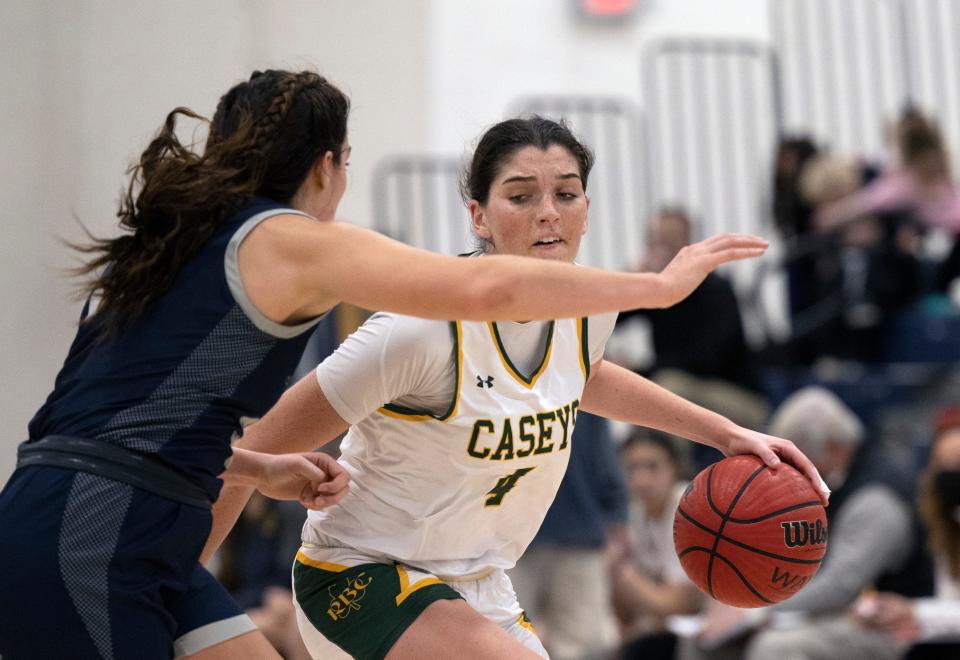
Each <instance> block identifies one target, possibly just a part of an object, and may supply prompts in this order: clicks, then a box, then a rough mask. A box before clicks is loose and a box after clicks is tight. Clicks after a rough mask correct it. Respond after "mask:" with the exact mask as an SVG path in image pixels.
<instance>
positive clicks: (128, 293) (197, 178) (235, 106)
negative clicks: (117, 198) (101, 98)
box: [74, 70, 350, 332]
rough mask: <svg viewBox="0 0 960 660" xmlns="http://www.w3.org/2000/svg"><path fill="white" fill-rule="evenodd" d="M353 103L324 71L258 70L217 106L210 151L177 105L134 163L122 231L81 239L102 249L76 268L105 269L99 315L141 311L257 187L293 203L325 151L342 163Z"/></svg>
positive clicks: (119, 318)
mask: <svg viewBox="0 0 960 660" xmlns="http://www.w3.org/2000/svg"><path fill="white" fill-rule="evenodd" d="M349 109H350V103H349V100H348V99H347V97H346V96H345V95H344V94H343V93H342V92H341V91H340V90H339V89H337V88H336V87H335V86H334V85H332V84H331V83H329V82H328V81H327V80H326V79H324V78H322V77H321V76H319V75H317V74H316V73H313V72H309V71H304V72H301V73H291V72H287V71H275V70H270V71H263V72H260V71H257V72H254V73H253V75H251V76H250V79H249V80H247V81H246V82H242V83H240V84H238V85H236V86H235V87H233V88H232V89H230V91H228V92H227V93H226V94H225V95H224V96H223V97H222V98H221V99H220V103H219V104H218V105H217V111H216V113H215V114H214V117H213V120H212V121H211V122H210V132H209V136H208V138H207V142H206V146H205V148H204V150H203V153H202V154H197V153H195V152H194V151H193V150H192V145H184V144H181V142H180V141H179V139H178V138H177V135H176V132H175V129H176V123H177V118H178V116H184V117H188V118H191V119H197V120H200V121H206V120H205V119H204V118H203V117H201V116H200V115H198V114H196V113H194V112H193V111H192V110H189V109H187V108H176V109H175V110H173V111H172V112H171V113H170V114H169V115H167V119H166V121H165V122H164V125H163V127H162V128H161V129H160V131H159V132H158V133H157V135H156V136H155V137H154V138H153V140H152V141H151V142H150V144H149V145H148V146H147V148H146V150H145V151H144V152H143V154H142V155H141V156H140V160H139V161H138V162H137V163H136V164H135V165H134V166H133V167H132V168H131V169H130V172H129V174H130V183H129V185H128V186H127V188H126V190H125V191H124V194H123V197H122V199H121V202H120V209H119V210H118V212H117V216H118V217H119V218H120V227H121V229H123V230H125V232H126V233H124V234H123V235H121V236H118V237H116V238H112V239H96V238H93V237H91V239H92V243H91V244H90V245H85V246H74V247H76V248H77V249H78V250H80V251H82V252H86V253H89V254H92V255H93V257H92V258H90V260H89V261H87V262H86V263H84V264H83V265H82V266H80V267H79V268H77V269H76V271H75V272H77V273H78V274H81V275H89V274H90V273H95V272H96V273H98V274H97V276H96V277H95V278H94V279H93V280H92V281H90V282H89V283H87V284H86V285H85V286H84V287H83V289H82V291H83V293H84V294H85V295H89V294H93V293H99V294H100V296H101V301H100V304H99V305H98V308H97V314H96V318H98V319H100V320H101V321H102V322H103V326H104V328H105V329H106V330H108V331H110V332H115V331H118V330H120V329H122V328H123V327H124V326H126V325H127V324H128V323H130V322H131V321H133V320H134V319H136V318H137V317H138V316H139V315H140V314H141V313H142V312H143V309H144V307H146V305H147V304H148V303H149V302H151V301H152V300H154V299H156V298H157V297H158V296H160V295H161V294H162V293H163V292H164V291H166V290H167V289H168V288H169V287H170V285H171V284H172V283H173V280H174V278H175V277H176V275H177V273H178V272H179V270H180V268H181V267H182V266H183V264H184V263H185V262H186V261H187V260H188V259H189V258H190V257H192V256H193V255H194V254H196V252H197V251H198V250H199V249H200V247H201V246H202V245H203V244H204V243H205V242H206V241H207V240H209V239H210V237H211V236H212V235H213V233H214V232H215V231H216V229H217V227H218V226H220V224H221V223H222V222H223V221H224V220H225V219H226V218H227V217H229V216H230V215H231V214H232V213H234V212H235V211H236V210H238V209H239V208H241V207H242V206H243V205H244V204H246V203H248V202H249V200H250V199H251V198H252V197H253V196H254V195H262V196H264V197H269V198H271V199H275V200H277V201H279V202H289V201H290V200H291V199H292V197H293V195H294V194H295V193H296V191H297V190H298V189H299V188H300V185H301V184H302V183H303V181H304V179H305V178H306V176H307V174H308V172H309V171H310V168H311V166H313V164H314V163H315V162H316V160H317V158H319V157H321V156H323V154H325V153H326V152H328V151H330V152H332V153H333V158H334V162H335V163H337V164H339V162H340V149H341V147H342V145H343V143H344V141H345V140H346V137H347V116H348V114H349Z"/></svg>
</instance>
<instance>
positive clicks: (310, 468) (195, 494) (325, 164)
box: [0, 71, 765, 660]
mask: <svg viewBox="0 0 960 660" xmlns="http://www.w3.org/2000/svg"><path fill="white" fill-rule="evenodd" d="M348 109H349V103H348V100H347V98H346V97H345V96H344V95H343V94H342V93H341V92H340V91H339V90H338V89H337V88H336V87H334V86H333V85H331V84H330V83H329V82H327V81H326V80H325V79H323V78H322V77H320V76H318V75H316V74H314V73H310V72H303V73H289V72H283V71H266V72H256V73H254V74H253V75H252V76H251V77H250V79H249V80H248V81H246V82H243V83H240V84H238V85H237V86H235V87H233V88H232V89H231V90H230V91H228V92H227V94H226V95H224V96H223V97H222V98H221V99H220V103H219V105H218V107H217V111H216V114H215V115H214V118H213V121H212V123H211V126H210V134H209V138H208V140H207V143H206V145H205V148H204V150H203V152H202V153H195V152H194V151H192V150H191V148H190V147H188V146H184V145H182V144H181V143H180V142H179V141H178V140H177V137H176V134H175V130H174V129H175V125H176V121H177V119H178V117H180V116H186V117H191V118H199V117H198V116H197V115H195V114H194V113H193V112H191V111H189V110H186V109H184V108H178V109H176V110H174V111H173V112H171V113H170V114H169V115H168V116H167V119H166V122H165V124H164V126H163V127H162V129H161V130H160V131H159V133H158V134H157V136H156V137H155V138H154V139H153V141H152V142H151V143H150V145H149V146H148V147H147V149H146V150H145V151H144V152H143V154H142V156H141V158H140V161H139V163H138V164H137V166H136V168H135V169H134V173H133V176H132V178H131V183H130V186H129V189H128V192H127V194H126V195H125V197H124V199H123V200H122V202H121V206H120V211H119V217H120V218H121V223H120V224H121V227H122V228H123V230H125V231H124V233H123V234H122V235H121V236H119V237H117V238H114V239H110V240H103V241H98V242H96V243H94V244H93V245H92V246H90V247H89V248H88V249H87V252H88V253H89V254H90V255H91V257H90V260H89V261H88V262H87V264H86V267H85V269H84V271H85V272H86V273H87V274H91V275H92V278H91V281H90V283H89V287H88V292H89V293H90V294H91V300H90V301H88V305H87V308H86V309H85V313H84V318H83V320H82V321H81V323H80V326H79V329H78V332H77V334H76V337H75V339H74V341H73V344H72V346H71V347H70V350H69V353H68V355H67V358H66V361H65V363H64V365H63V368H62V369H61V371H60V373H59V375H58V376H57V379H56V383H55V385H54V388H53V391H52V392H51V394H50V395H49V397H48V399H47V401H46V403H45V404H44V405H43V406H42V408H41V409H40V410H39V411H38V412H37V413H36V415H35V417H34V418H33V420H32V421H31V423H30V427H29V440H28V441H27V442H25V443H24V444H23V445H21V447H20V450H19V458H18V468H17V470H16V471H15V472H14V474H13V476H12V477H11V478H10V480H9V481H8V483H7V485H6V487H5V488H4V491H3V493H2V495H0V557H2V558H3V570H2V571H0V612H2V616H0V655H2V656H3V657H4V658H5V660H16V659H18V658H67V657H69V658H81V659H82V658H138V659H144V658H170V657H172V656H174V655H176V656H188V655H190V656H195V657H197V658H218V657H219V658H227V657H230V658H236V657H243V658H248V657H257V658H260V657H277V656H276V653H275V652H274V651H273V650H272V649H271V648H270V646H269V644H268V643H267V642H266V639H265V638H264V637H263V636H262V635H261V634H260V633H259V632H257V631H256V630H254V629H253V626H252V624H251V623H250V621H249V620H248V619H247V618H246V617H245V616H244V615H243V614H242V612H241V611H240V610H239V609H238V608H237V607H236V605H235V604H234V603H233V602H232V601H231V599H230V598H229V597H228V596H227V594H226V593H225V592H224V591H223V589H222V588H221V587H220V585H219V584H217V583H216V581H215V580H214V579H213V578H212V577H211V576H210V575H209V574H208V573H207V572H206V571H205V570H204V569H203V568H202V567H201V566H200V564H199V563H198V561H197V559H198V556H199V554H200V551H201V548H202V547H203V543H204V541H205V539H206V537H207V534H208V531H209V529H210V510H209V509H210V505H211V502H212V501H214V500H216V498H217V496H218V493H219V490H220V487H221V485H222V481H221V480H223V481H226V482H228V483H237V484H249V485H256V486H257V487H259V488H261V490H263V491H264V492H265V493H266V494H268V495H273V496H276V497H289V498H293V499H297V498H298V497H299V498H300V499H301V500H302V501H303V502H304V503H305V504H308V505H310V506H315V507H322V506H324V505H327V504H330V503H332V502H334V501H336V500H337V498H339V497H340V496H342V495H343V493H344V492H345V482H346V477H345V475H343V474H341V473H340V471H339V470H338V469H337V468H336V466H334V465H332V464H331V463H330V462H325V460H324V459H322V458H317V457H308V456H287V457H284V458H282V459H274V458H270V457H268V456H265V455H261V454H256V453H254V452H244V451H240V450H238V451H231V439H232V438H235V437H236V436H238V435H239V434H240V433H241V431H242V427H243V426H244V425H245V424H246V423H248V422H249V421H252V420H254V419H256V418H258V417H260V416H261V415H263V414H264V413H265V412H266V411H267V409H268V408H269V407H270V406H271V405H272V404H273V403H274V401H275V400H276V399H277V398H278V397H279V395H280V393H281V392H282V390H283V388H284V385H285V383H286V381H287V378H288V377H289V376H290V374H291V372H292V370H293V368H294V365H295V364H296V363H297V361H298V358H299V357H300V353H301V350H302V348H303V345H304V343H305V342H306V339H307V334H308V332H307V331H308V330H309V329H310V328H311V327H313V325H314V324H315V323H316V322H317V319H318V317H319V316H320V315H321V314H323V313H324V312H326V311H327V310H329V309H330V308H331V307H332V306H334V305H335V304H336V303H337V302H339V301H341V300H346V301H349V302H352V303H354V304H357V305H360V306H363V307H367V308H371V309H385V310H392V311H396V312H401V313H406V314H416V315H422V316H426V317H429V318H436V319H447V318H461V319H474V320H481V319H505V318H517V317H523V318H531V319H543V318H554V317H570V316H576V315H578V314H589V313H597V312H604V311H611V310H618V309H629V308H635V307H639V306H665V305H669V304H672V303H674V302H676V301H677V300H679V299H681V298H683V297H684V296H685V295H687V294H688V293H689V292H690V291H691V290H692V289H693V288H694V287H696V286H697V284H699V282H700V281H701V280H702V279H703V277H704V276H705V275H706V273H707V272H709V271H710V270H712V269H713V268H714V267H716V265H717V264H719V263H722V262H724V261H727V260H729V259H731V258H735V257H747V256H753V255H757V254H760V253H761V252H762V251H763V249H764V247H765V242H763V241H762V240H760V239H756V238H752V237H736V236H731V237H727V238H724V239H721V240H720V241H715V242H713V243H710V244H709V245H706V246H701V247H700V248H699V249H695V250H693V251H691V252H690V254H689V255H688V258H687V259H685V260H682V261H681V262H679V263H678V264H676V267H675V268H673V269H672V270H670V271H669V272H665V273H664V274H660V275H643V274H625V273H606V272H602V271H596V270H591V269H587V268H574V267H572V266H570V265H568V264H556V263H547V262H540V261H536V260H530V259H518V258H513V257H491V258H488V259H484V260H471V259H455V258H451V257H443V256H439V255H434V254H429V253H427V252H423V251H419V250H415V249H412V248H409V247H406V246H403V245H401V244H398V243H395V242H393V241H390V240H388V239H386V238H385V237H382V236H380V235H377V234H375V233H373V232H370V231H366V230H363V229H360V228H357V227H351V226H349V225H346V224H342V223H339V222H333V221H332V220H333V218H334V215H335V212H336V209H337V204H338V203H339V201H340V198H341V196H342V195H343V192H344V189H345V187H346V178H347V176H346V166H347V159H348V157H349V153H350V146H349V142H348V140H347V114H348ZM518 283H522V286H518ZM227 464H229V469H227V471H226V472H225V473H224V466H225V465H227ZM221 473H223V474H221ZM318 483H319V485H318Z"/></svg>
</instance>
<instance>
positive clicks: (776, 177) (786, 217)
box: [773, 136, 818, 239]
mask: <svg viewBox="0 0 960 660" xmlns="http://www.w3.org/2000/svg"><path fill="white" fill-rule="evenodd" d="M817 151H818V149H817V145H816V144H815V143H814V142H813V140H811V139H810V138H809V137H806V136H796V137H789V136H785V137H783V138H781V140H780V143H779V144H778V145H777V154H776V157H775V159H774V173H773V219H774V221H775V222H776V225H777V229H779V230H780V234H781V235H782V236H783V237H784V238H786V239H791V238H798V237H803V236H806V235H808V234H809V233H810V231H811V230H812V225H813V208H812V207H811V206H810V203H809V202H808V201H807V199H806V197H805V196H804V195H803V194H802V193H801V192H800V177H801V175H802V174H803V170H804V167H805V166H806V164H807V161H809V160H810V159H811V158H813V157H814V156H816V155H817Z"/></svg>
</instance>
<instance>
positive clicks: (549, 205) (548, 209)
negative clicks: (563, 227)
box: [537, 195, 560, 223]
mask: <svg viewBox="0 0 960 660" xmlns="http://www.w3.org/2000/svg"><path fill="white" fill-rule="evenodd" d="M559 219H560V213H559V212H557V206H556V203H555V202H554V199H553V195H544V196H543V197H542V198H541V200H540V206H539V207H538V208H537V220H538V221H539V222H544V223H546V222H554V221H556V220H559Z"/></svg>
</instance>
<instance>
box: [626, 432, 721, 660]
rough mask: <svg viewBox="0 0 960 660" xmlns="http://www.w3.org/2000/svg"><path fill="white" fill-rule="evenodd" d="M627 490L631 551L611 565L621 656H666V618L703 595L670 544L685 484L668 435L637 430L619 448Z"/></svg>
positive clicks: (670, 643) (671, 640) (660, 659)
mask: <svg viewBox="0 0 960 660" xmlns="http://www.w3.org/2000/svg"><path fill="white" fill-rule="evenodd" d="M620 456H621V459H622V462H623V467H624V470H625V471H626V474H627V484H628V486H629V489H630V527H629V529H630V542H631V546H632V553H630V554H629V555H626V556H623V557H620V558H619V560H617V559H615V560H614V561H613V562H612V565H611V571H612V573H613V584H614V598H615V603H616V605H617V613H618V616H619V617H620V620H621V624H622V626H623V629H624V638H625V640H626V642H625V644H624V650H623V656H622V657H623V658H624V660H631V659H637V660H670V659H671V658H673V657H674V649H675V646H676V641H677V638H676V635H675V634H673V633H672V632H670V631H669V630H668V628H667V625H666V622H667V618H668V617H670V616H671V615H677V614H694V613H696V612H698V611H699V610H700V607H701V605H702V604H703V596H702V595H701V593H700V591H699V590H698V589H697V588H696V587H695V586H694V585H693V583H691V582H690V580H689V579H688V578H687V576H686V574H685V573H684V572H683V568H681V566H680V560H679V559H678V558H677V553H676V551H675V550H674V546H673V516H674V513H675V512H676V510H677V504H678V503H679V501H680V497H681V496H682V495H683V490H684V488H685V487H686V485H687V482H686V481H683V480H682V479H681V476H680V473H681V465H680V456H679V454H678V452H677V449H676V446H675V445H674V444H673V443H672V442H671V440H670V438H669V437H668V436H666V435H664V434H662V433H658V432H656V431H651V430H647V429H640V428H638V429H636V430H635V431H634V432H633V434H632V435H631V436H630V437H629V438H628V439H627V441H626V442H625V443H624V445H623V447H622V448H621V450H620Z"/></svg>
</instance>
